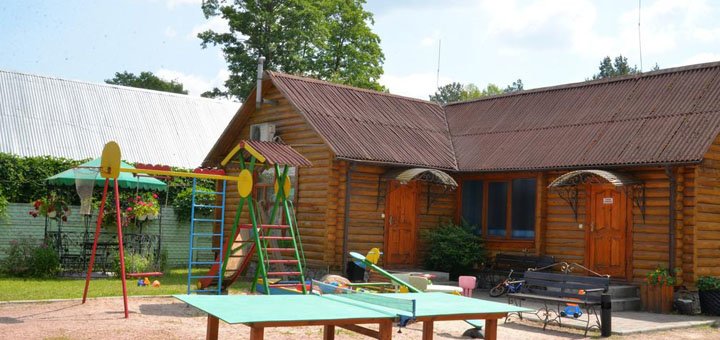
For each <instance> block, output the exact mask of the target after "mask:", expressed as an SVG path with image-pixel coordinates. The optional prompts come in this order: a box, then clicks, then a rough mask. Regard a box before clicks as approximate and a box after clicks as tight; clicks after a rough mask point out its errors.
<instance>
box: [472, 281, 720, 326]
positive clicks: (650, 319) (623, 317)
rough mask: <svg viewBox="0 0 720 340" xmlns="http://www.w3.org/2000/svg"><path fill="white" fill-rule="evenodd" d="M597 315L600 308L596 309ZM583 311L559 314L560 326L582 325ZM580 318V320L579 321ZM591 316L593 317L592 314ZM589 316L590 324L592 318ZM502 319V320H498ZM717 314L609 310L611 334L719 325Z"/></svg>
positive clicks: (483, 295)
mask: <svg viewBox="0 0 720 340" xmlns="http://www.w3.org/2000/svg"><path fill="white" fill-rule="evenodd" d="M473 297H474V298H478V299H484V300H489V301H495V302H503V303H507V297H505V296H503V297H500V298H492V297H490V296H489V295H488V293H487V290H475V291H473ZM541 306H542V304H541V303H534V302H523V307H527V308H534V309H538V308H540V307H541ZM598 315H599V311H598ZM523 318H524V319H527V320H531V321H537V322H538V327H540V328H542V321H541V320H540V318H539V317H538V316H536V315H534V314H530V313H523ZM584 318H585V315H583V316H582V317H581V318H580V319H573V318H567V317H565V318H562V326H563V327H572V328H574V329H583V330H584V329H585V320H586V319H584ZM581 319H582V320H583V321H581ZM593 319H594V318H593ZM593 319H591V324H592V320H593ZM513 320H517V316H511V317H510V318H509V319H508V321H507V323H506V324H510V323H512V322H513ZM500 323H501V324H502V323H503V322H502V321H501V322H500ZM718 324H720V317H717V316H716V317H712V316H704V315H692V316H691V315H678V314H655V313H647V312H630V311H623V312H615V313H613V314H612V334H616V335H630V334H637V333H645V332H655V331H662V330H671V329H680V328H688V327H696V326H704V325H718ZM593 335H594V336H598V335H599V331H597V330H591V332H590V333H588V336H593Z"/></svg>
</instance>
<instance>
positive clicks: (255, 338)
mask: <svg viewBox="0 0 720 340" xmlns="http://www.w3.org/2000/svg"><path fill="white" fill-rule="evenodd" d="M264 338H265V327H255V326H250V340H263V339H264Z"/></svg>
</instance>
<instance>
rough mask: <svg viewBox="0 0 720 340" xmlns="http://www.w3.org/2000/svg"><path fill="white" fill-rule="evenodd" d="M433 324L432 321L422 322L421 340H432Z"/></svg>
mask: <svg viewBox="0 0 720 340" xmlns="http://www.w3.org/2000/svg"><path fill="white" fill-rule="evenodd" d="M433 324H434V322H433V321H432V320H430V321H424V322H423V329H422V338H423V340H432V338H433Z"/></svg>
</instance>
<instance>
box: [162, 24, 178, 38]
mask: <svg viewBox="0 0 720 340" xmlns="http://www.w3.org/2000/svg"><path fill="white" fill-rule="evenodd" d="M176 35H177V31H176V30H175V29H174V28H172V26H168V27H165V36H166V37H168V38H175V36H176Z"/></svg>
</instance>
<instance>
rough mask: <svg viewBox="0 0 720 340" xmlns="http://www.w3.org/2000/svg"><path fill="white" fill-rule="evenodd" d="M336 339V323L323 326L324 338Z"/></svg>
mask: <svg viewBox="0 0 720 340" xmlns="http://www.w3.org/2000/svg"><path fill="white" fill-rule="evenodd" d="M334 339H335V325H325V326H323V340H334Z"/></svg>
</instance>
